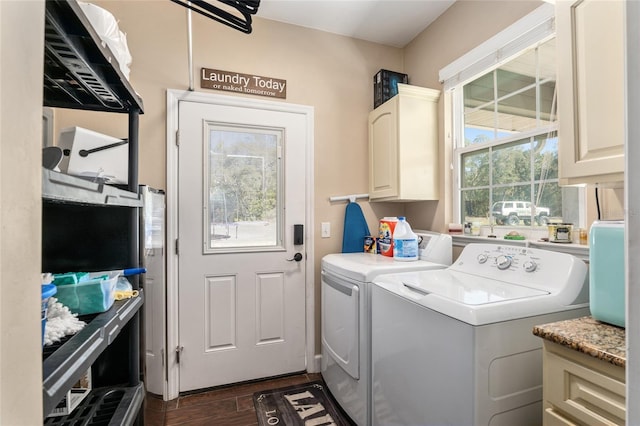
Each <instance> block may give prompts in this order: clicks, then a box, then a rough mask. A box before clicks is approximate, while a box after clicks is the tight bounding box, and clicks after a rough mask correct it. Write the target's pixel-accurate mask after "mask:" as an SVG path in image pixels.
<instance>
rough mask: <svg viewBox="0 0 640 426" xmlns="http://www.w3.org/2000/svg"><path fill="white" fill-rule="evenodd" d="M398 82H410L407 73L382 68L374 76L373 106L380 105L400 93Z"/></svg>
mask: <svg viewBox="0 0 640 426" xmlns="http://www.w3.org/2000/svg"><path fill="white" fill-rule="evenodd" d="M398 83H404V84H408V83H409V76H408V75H407V74H403V73H399V72H395V71H389V70H383V69H381V70H380V71H378V72H377V73H376V75H374V76H373V107H374V108H378V107H379V106H380V105H382V104H383V103H385V102H386V101H388V100H389V99H391V98H393V97H394V96H395V95H397V94H398Z"/></svg>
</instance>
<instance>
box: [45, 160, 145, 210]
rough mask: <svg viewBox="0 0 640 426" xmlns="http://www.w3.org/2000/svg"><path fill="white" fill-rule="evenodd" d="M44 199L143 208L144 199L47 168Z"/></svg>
mask: <svg viewBox="0 0 640 426" xmlns="http://www.w3.org/2000/svg"><path fill="white" fill-rule="evenodd" d="M42 198H43V199H45V200H47V201H54V202H63V203H73V204H87V205H96V206H122V207H142V199H141V198H140V196H139V195H138V194H136V193H133V192H129V191H125V190H122V189H119V188H117V187H115V186H110V185H106V184H103V183H96V182H92V181H90V180H86V179H82V178H79V177H76V176H71V175H67V174H64V173H59V172H54V171H53V170H48V169H45V168H43V169H42Z"/></svg>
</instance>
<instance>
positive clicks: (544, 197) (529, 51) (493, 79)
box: [441, 5, 583, 231]
mask: <svg viewBox="0 0 640 426" xmlns="http://www.w3.org/2000/svg"><path fill="white" fill-rule="evenodd" d="M487 52H488V53H487ZM555 55H556V49H555V37H554V31H553V8H552V7H551V8H549V7H548V6H546V5H545V6H543V7H541V8H539V9H538V10H536V11H534V13H532V14H531V15H530V16H527V17H525V18H523V20H521V21H519V22H517V23H516V24H514V25H513V26H512V27H509V28H508V29H507V30H505V31H504V32H503V33H500V34H498V35H497V36H496V37H494V38H493V39H491V40H489V41H488V42H487V43H485V44H484V45H482V46H480V47H479V48H478V49H476V50H474V51H472V52H470V54H468V55H465V56H466V57H463V58H461V59H460V60H458V61H457V62H454V63H453V64H452V65H450V66H449V67H448V68H445V69H443V70H442V71H441V77H442V75H443V74H445V78H443V80H444V81H445V93H446V95H447V96H448V97H449V100H450V102H449V105H450V108H451V110H450V114H451V119H450V120H448V122H450V123H451V126H452V129H450V130H451V134H452V135H453V143H454V156H453V159H454V170H455V177H456V180H455V182H456V184H457V185H456V188H455V191H456V196H455V197H454V200H455V214H456V218H455V219H454V220H459V221H460V222H462V223H469V222H471V223H473V222H477V223H480V224H481V225H491V226H493V227H496V226H497V227H505V229H508V228H512V227H516V226H520V227H525V226H526V227H533V229H541V230H544V231H546V229H547V224H548V223H549V222H552V221H553V222H573V223H576V224H581V222H582V220H583V219H582V217H581V214H580V212H581V210H582V209H581V208H580V200H581V194H580V192H579V189H577V188H563V187H560V186H559V184H558V135H557V117H556V77H555V76H556V71H555V68H556V64H555V62H556V61H555ZM469 58H471V59H469Z"/></svg>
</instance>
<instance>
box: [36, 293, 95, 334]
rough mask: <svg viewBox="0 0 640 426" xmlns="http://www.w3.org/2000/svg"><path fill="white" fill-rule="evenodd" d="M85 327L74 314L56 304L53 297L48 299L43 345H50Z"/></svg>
mask: <svg viewBox="0 0 640 426" xmlns="http://www.w3.org/2000/svg"><path fill="white" fill-rule="evenodd" d="M85 325H87V324H86V323H85V322H84V321H80V320H79V319H78V318H77V315H76V314H72V313H71V311H70V310H69V308H67V307H66V306H64V305H63V304H62V303H60V302H58V299H56V298H55V297H50V298H49V305H48V306H47V323H46V324H45V327H44V344H45V346H48V345H52V344H54V343H56V342H59V341H60V340H62V338H63V337H65V336H69V335H71V334H76V333H77V332H78V331H80V330H82V329H83V328H84V326H85Z"/></svg>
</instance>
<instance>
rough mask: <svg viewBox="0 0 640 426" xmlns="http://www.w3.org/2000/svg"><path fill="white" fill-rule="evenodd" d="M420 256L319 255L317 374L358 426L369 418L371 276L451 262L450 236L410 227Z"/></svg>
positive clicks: (432, 266) (426, 267)
mask: <svg viewBox="0 0 640 426" xmlns="http://www.w3.org/2000/svg"><path fill="white" fill-rule="evenodd" d="M416 233H417V234H418V236H419V237H422V242H421V243H420V260H416V261H413V262H400V261H395V260H393V258H391V257H386V256H382V255H376V254H371V253H344V254H328V255H326V256H325V257H323V258H322V290H321V291H322V314H321V316H322V364H321V366H322V367H321V371H322V377H323V379H324V381H325V383H326V384H327V387H328V388H329V390H330V392H331V394H332V395H333V397H334V398H335V399H336V401H337V402H338V404H339V405H340V406H341V407H342V409H343V410H344V411H345V412H346V413H347V414H348V415H349V417H351V419H352V420H353V421H354V422H355V423H356V424H358V425H360V426H365V425H369V424H371V421H370V416H371V410H370V407H371V404H370V398H371V386H370V384H371V380H370V378H371V368H370V365H371V361H370V359H371V311H370V303H371V290H370V287H371V281H372V280H373V279H374V278H375V277H376V276H378V275H380V274H384V273H391V272H403V271H416V270H430V269H443V268H446V267H447V266H449V265H450V264H451V257H452V244H451V237H450V236H449V235H445V234H438V233H431V232H426V231H416Z"/></svg>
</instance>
